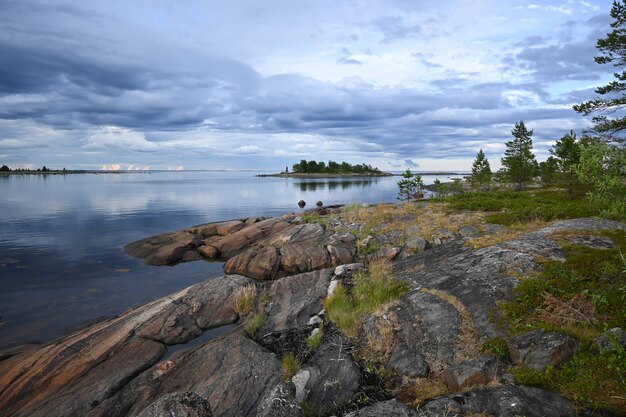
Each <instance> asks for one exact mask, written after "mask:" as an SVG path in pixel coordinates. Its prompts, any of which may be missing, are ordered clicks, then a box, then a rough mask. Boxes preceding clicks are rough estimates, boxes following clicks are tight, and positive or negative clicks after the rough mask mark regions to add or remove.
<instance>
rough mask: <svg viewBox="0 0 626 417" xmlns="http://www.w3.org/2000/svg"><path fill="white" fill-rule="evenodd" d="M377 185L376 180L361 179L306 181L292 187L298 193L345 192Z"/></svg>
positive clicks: (295, 183) (296, 183)
mask: <svg viewBox="0 0 626 417" xmlns="http://www.w3.org/2000/svg"><path fill="white" fill-rule="evenodd" d="M376 184H378V179H377V178H363V179H350V180H347V179H341V180H306V181H298V182H294V183H293V185H294V187H298V188H299V189H300V191H318V190H325V189H326V188H328V190H330V191H334V190H336V189H341V190H347V189H350V188H356V187H361V188H366V187H371V186H373V185H376Z"/></svg>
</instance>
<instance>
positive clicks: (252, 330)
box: [244, 313, 265, 339]
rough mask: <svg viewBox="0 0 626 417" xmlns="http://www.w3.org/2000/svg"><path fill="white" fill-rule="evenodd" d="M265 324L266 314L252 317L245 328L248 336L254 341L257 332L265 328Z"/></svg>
mask: <svg viewBox="0 0 626 417" xmlns="http://www.w3.org/2000/svg"><path fill="white" fill-rule="evenodd" d="M264 323H265V314H263V313H257V314H255V315H254V316H252V318H251V319H250V320H248V323H246V327H244V331H245V332H246V333H247V334H248V336H250V337H251V338H253V339H254V338H255V337H256V334H257V332H258V331H259V329H260V328H261V326H263V324H264Z"/></svg>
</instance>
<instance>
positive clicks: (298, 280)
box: [262, 269, 334, 333]
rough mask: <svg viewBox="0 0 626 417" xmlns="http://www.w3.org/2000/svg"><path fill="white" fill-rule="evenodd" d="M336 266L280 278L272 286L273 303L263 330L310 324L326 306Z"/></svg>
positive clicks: (285, 328) (286, 328) (270, 292)
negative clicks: (325, 302)
mask: <svg viewBox="0 0 626 417" xmlns="http://www.w3.org/2000/svg"><path fill="white" fill-rule="evenodd" d="M333 271H334V270H333V269H322V270H319V271H314V272H308V273H305V274H299V275H295V276H291V277H285V278H281V279H278V280H276V281H274V282H273V283H272V286H271V287H270V290H269V295H270V297H271V303H270V305H269V308H268V310H267V320H266V322H265V325H264V326H263V331H262V333H268V332H280V331H283V330H288V329H292V328H296V329H297V328H300V327H304V326H307V325H308V324H309V321H310V319H311V317H313V316H316V315H317V314H318V313H319V312H320V311H321V310H322V309H323V308H324V307H323V305H322V302H323V300H324V298H325V297H326V294H327V293H328V286H329V284H330V281H331V279H332V277H333Z"/></svg>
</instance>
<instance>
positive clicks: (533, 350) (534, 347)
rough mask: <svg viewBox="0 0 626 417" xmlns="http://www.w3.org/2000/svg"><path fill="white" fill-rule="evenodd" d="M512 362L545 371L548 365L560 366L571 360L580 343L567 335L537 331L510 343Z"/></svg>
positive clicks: (516, 338) (523, 335)
mask: <svg viewBox="0 0 626 417" xmlns="http://www.w3.org/2000/svg"><path fill="white" fill-rule="evenodd" d="M508 344H509V352H510V353H511V360H512V361H513V363H514V364H516V365H526V366H528V367H529V368H533V369H535V370H537V371H543V370H544V369H546V368H547V367H548V365H553V366H556V365H559V364H561V363H563V362H566V361H568V360H570V359H571V358H572V357H573V356H574V354H575V353H576V350H577V349H578V346H579V345H580V343H579V342H578V341H577V340H576V339H574V338H572V337H570V336H568V335H565V334H562V333H554V332H546V331H545V330H535V331H532V332H528V333H524V334H522V335H520V336H517V337H515V338H513V339H511V340H509V342H508Z"/></svg>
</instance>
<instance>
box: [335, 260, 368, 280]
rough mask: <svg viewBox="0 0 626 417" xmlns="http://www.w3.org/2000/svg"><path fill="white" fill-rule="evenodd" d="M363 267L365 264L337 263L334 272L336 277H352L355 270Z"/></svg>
mask: <svg viewBox="0 0 626 417" xmlns="http://www.w3.org/2000/svg"><path fill="white" fill-rule="evenodd" d="M363 269H365V265H363V264H362V263H354V264H346V265H339V266H338V267H336V268H335V272H334V274H335V277H336V279H348V278H352V277H353V276H354V274H355V273H356V272H358V271H361V270H363Z"/></svg>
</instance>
